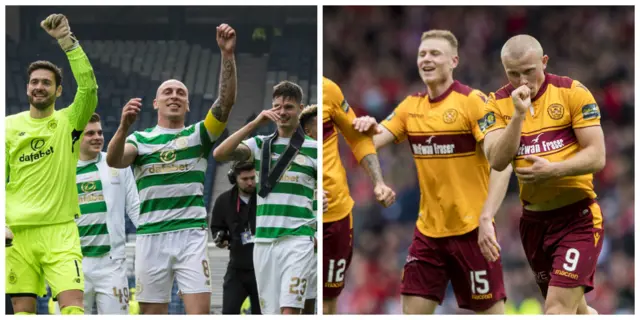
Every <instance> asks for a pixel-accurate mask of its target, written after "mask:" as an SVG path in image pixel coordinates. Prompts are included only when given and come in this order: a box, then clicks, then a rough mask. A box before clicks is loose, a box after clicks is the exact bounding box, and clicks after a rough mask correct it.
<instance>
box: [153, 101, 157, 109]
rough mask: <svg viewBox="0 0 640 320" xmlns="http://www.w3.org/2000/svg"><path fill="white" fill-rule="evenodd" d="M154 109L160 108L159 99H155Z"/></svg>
mask: <svg viewBox="0 0 640 320" xmlns="http://www.w3.org/2000/svg"><path fill="white" fill-rule="evenodd" d="M153 110H158V99H153Z"/></svg>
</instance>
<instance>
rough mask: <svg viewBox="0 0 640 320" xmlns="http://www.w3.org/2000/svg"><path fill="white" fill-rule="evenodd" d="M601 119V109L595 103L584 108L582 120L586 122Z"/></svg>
mask: <svg viewBox="0 0 640 320" xmlns="http://www.w3.org/2000/svg"><path fill="white" fill-rule="evenodd" d="M598 117H600V109H599V108H598V105H597V104H595V103H591V104H588V105H586V106H583V107H582V118H583V119H584V120H589V119H596V118H598Z"/></svg>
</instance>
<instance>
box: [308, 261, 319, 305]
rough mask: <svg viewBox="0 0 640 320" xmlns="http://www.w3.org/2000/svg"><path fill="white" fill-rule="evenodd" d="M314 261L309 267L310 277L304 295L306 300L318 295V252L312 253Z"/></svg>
mask: <svg viewBox="0 0 640 320" xmlns="http://www.w3.org/2000/svg"><path fill="white" fill-rule="evenodd" d="M313 256H314V259H316V260H314V262H316V263H314V264H313V267H312V269H311V275H310V276H311V278H310V279H309V284H308V285H307V290H305V291H306V295H305V299H307V300H313V299H316V298H317V297H318V264H317V261H318V260H317V259H318V254H314V255H313Z"/></svg>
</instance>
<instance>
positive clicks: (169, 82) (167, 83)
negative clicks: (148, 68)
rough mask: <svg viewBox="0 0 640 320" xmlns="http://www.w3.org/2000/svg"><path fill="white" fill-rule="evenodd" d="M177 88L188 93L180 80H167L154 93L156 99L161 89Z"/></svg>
mask: <svg viewBox="0 0 640 320" xmlns="http://www.w3.org/2000/svg"><path fill="white" fill-rule="evenodd" d="M172 85H173V86H178V87H182V88H183V89H184V90H185V91H187V92H189V89H187V86H185V85H184V83H182V81H180V80H176V79H169V80H167V81H165V82H163V83H162V84H161V85H160V86H159V87H158V90H157V91H156V98H157V97H158V95H159V94H160V92H161V91H162V89H164V88H166V87H167V86H172Z"/></svg>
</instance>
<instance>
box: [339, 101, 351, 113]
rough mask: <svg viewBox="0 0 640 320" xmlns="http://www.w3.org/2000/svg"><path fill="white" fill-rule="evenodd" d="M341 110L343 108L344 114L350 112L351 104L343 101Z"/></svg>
mask: <svg viewBox="0 0 640 320" xmlns="http://www.w3.org/2000/svg"><path fill="white" fill-rule="evenodd" d="M340 108H342V111H344V112H349V102H347V99H344V100H342V104H341V105H340Z"/></svg>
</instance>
